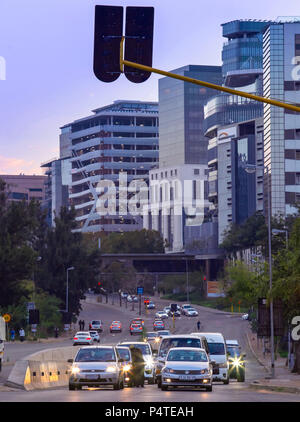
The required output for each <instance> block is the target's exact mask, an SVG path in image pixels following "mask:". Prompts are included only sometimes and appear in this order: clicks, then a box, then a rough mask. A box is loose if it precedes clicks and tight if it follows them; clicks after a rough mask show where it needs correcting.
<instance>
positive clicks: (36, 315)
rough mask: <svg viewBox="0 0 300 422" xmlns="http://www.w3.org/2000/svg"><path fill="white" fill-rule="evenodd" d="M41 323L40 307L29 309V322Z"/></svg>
mask: <svg viewBox="0 0 300 422" xmlns="http://www.w3.org/2000/svg"><path fill="white" fill-rule="evenodd" d="M39 323H40V311H39V310H38V309H30V310H29V324H39Z"/></svg>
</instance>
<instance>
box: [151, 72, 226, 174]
mask: <svg viewBox="0 0 300 422" xmlns="http://www.w3.org/2000/svg"><path fill="white" fill-rule="evenodd" d="M172 73H176V74H179V75H183V76H188V77H190V78H195V79H199V80H203V81H206V82H211V83H214V84H217V85H220V84H222V74H221V67H220V66H201V65H188V66H184V67H182V68H179V69H175V70H172ZM213 95H215V91H214V90H212V89H208V88H205V87H201V86H197V85H194V84H191V83H188V82H183V81H179V80H177V79H172V78H162V79H160V80H159V121H160V128H159V166H160V167H169V166H173V165H183V164H207V138H206V137H205V136H204V128H203V118H204V110H203V107H204V104H206V102H207V100H208V99H209V98H211V97H212V96H213Z"/></svg>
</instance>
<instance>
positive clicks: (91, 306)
mask: <svg viewBox="0 0 300 422" xmlns="http://www.w3.org/2000/svg"><path fill="white" fill-rule="evenodd" d="M88 300H90V301H92V300H94V298H93V296H91V297H90V298H88ZM159 303H160V305H158V304H159ZM156 304H157V308H156V310H160V309H162V308H163V306H165V305H166V301H161V300H159V299H158V300H156ZM163 304H164V305H163ZM196 308H197V309H198V310H199V318H198V317H195V318H189V317H185V316H182V317H179V318H176V320H175V333H178V334H179V333H182V334H183V333H185V334H186V333H191V332H193V331H197V325H196V323H197V321H198V319H200V320H201V330H202V331H212V332H222V333H223V334H224V335H225V338H227V339H238V341H239V343H240V344H241V346H242V350H243V352H245V353H246V354H247V357H246V381H245V382H244V383H238V382H237V381H236V380H231V381H230V383H229V385H223V384H221V383H214V386H213V391H212V392H211V393H210V392H205V391H201V390H192V389H174V390H171V391H166V392H162V391H161V390H160V389H158V388H157V385H147V384H146V385H145V388H144V389H137V388H125V389H124V390H120V391H112V390H111V388H99V389H98V388H90V389H83V390H82V391H69V390H68V388H67V387H65V388H57V389H51V390H36V391H32V392H26V391H22V390H17V389H11V388H8V387H6V386H4V385H3V383H4V381H5V379H7V377H8V375H9V372H10V370H11V369H12V366H11V365H5V366H4V367H3V371H2V373H1V378H0V382H1V384H2V385H1V386H0V401H1V402H56V401H59V402H95V401H96V402H97V401H98V402H146V403H147V402H199V401H201V402H202V401H203V402H264V401H265V402H269V401H272V402H275V401H276V402H284V401H295V402H298V401H299V395H297V394H287V393H275V392H269V391H262V390H251V389H250V388H249V383H250V382H252V381H254V380H256V379H258V378H263V377H265V376H266V375H267V374H266V372H265V370H264V368H263V367H261V366H260V365H259V364H258V362H257V361H256V359H255V358H254V356H253V355H252V353H251V351H250V349H249V347H248V343H247V339H246V334H245V333H246V327H247V326H248V322H247V321H244V320H242V319H241V317H240V315H231V314H227V313H222V312H220V311H217V310H212V309H206V308H200V307H196ZM131 309H132V305H131V304H128V306H127V309H126V308H125V305H124V303H123V304H122V307H120V306H119V302H115V304H114V305H112V304H111V301H109V303H108V304H98V303H88V302H83V309H82V312H81V314H80V316H79V319H84V320H85V323H86V326H87V324H88V322H89V321H90V320H92V319H97V318H98V319H99V318H100V319H102V320H103V322H104V331H103V333H102V334H101V343H100V345H101V344H111V345H114V344H117V343H118V342H119V341H121V340H133V339H135V338H136V339H137V338H138V336H131V335H130V334H129V330H128V327H129V321H130V320H131V319H132V318H133V317H134V316H137V315H138V306H137V304H135V311H132V310H131ZM156 310H151V311H148V312H147V315H144V312H145V310H144V309H143V307H142V316H143V317H144V318H145V325H146V328H147V330H148V331H152V322H153V319H154V314H155V312H156ZM113 320H120V321H122V323H123V331H122V333H116V334H110V332H109V329H108V327H109V324H110V323H111V322H112V321H113ZM166 328H167V329H168V328H169V329H172V328H173V321H172V319H171V318H169V320H167V322H166ZM72 343H73V342H72V339H71V337H70V338H69V339H66V340H63V341H59V342H55V343H53V342H52V343H34V342H31V343H23V344H21V343H17V342H16V343H8V344H6V356H8V357H9V359H10V362H11V363H12V362H14V361H15V360H18V359H21V358H22V357H25V356H27V355H28V354H30V353H34V352H36V351H38V350H42V349H46V348H56V347H65V346H70V345H72Z"/></svg>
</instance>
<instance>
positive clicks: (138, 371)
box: [130, 346, 145, 387]
mask: <svg viewBox="0 0 300 422" xmlns="http://www.w3.org/2000/svg"><path fill="white" fill-rule="evenodd" d="M130 351H131V362H132V380H133V385H134V386H135V387H140V386H141V387H144V382H145V379H144V371H145V361H144V358H143V354H142V352H141V350H140V349H138V348H137V347H134V346H130Z"/></svg>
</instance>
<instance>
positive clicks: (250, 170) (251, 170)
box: [245, 164, 275, 378]
mask: <svg viewBox="0 0 300 422" xmlns="http://www.w3.org/2000/svg"><path fill="white" fill-rule="evenodd" d="M256 170H266V171H267V184H268V243H269V278H270V285H269V286H270V293H271V296H270V331H271V333H270V334H271V377H272V378H275V353H274V316H273V298H272V287H273V286H272V246H271V236H272V229H271V189H270V184H269V167H268V166H263V165H262V166H257V165H256V164H245V171H246V172H247V173H250V174H253V173H255V172H256Z"/></svg>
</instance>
